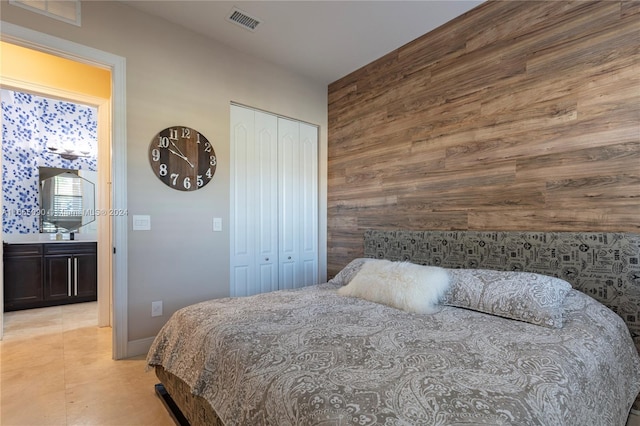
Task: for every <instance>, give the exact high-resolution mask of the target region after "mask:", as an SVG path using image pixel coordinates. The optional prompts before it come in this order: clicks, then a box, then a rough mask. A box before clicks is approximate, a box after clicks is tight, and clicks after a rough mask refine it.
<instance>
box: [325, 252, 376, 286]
mask: <svg viewBox="0 0 640 426" xmlns="http://www.w3.org/2000/svg"><path fill="white" fill-rule="evenodd" d="M372 260H376V259H370V258H367V257H359V258H357V259H353V260H352V261H351V262H349V264H348V265H347V266H345V267H344V268H342V270H341V271H340V272H338V273H337V274H336V276H335V277H333V278H331V279H330V280H329V283H331V284H337V285H347V284H349V283H350V282H351V280H352V279H353V277H355V276H356V274H357V273H358V272H359V271H360V268H362V265H364V264H365V262H369V261H372Z"/></svg>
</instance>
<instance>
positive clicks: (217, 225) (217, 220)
mask: <svg viewBox="0 0 640 426" xmlns="http://www.w3.org/2000/svg"><path fill="white" fill-rule="evenodd" d="M213 230H214V231H215V232H220V231H222V218H221V217H214V218H213Z"/></svg>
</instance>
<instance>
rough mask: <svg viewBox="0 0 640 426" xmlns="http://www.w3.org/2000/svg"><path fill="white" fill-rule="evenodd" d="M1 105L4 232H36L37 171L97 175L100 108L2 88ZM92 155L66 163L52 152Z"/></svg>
mask: <svg viewBox="0 0 640 426" xmlns="http://www.w3.org/2000/svg"><path fill="white" fill-rule="evenodd" d="M0 100H1V101H2V197H3V200H2V203H3V205H2V207H3V211H2V232H3V233H5V234H34V233H38V232H39V225H38V213H39V208H40V206H39V202H38V178H39V174H38V167H40V166H44V167H58V168H62V169H76V170H89V171H97V152H98V138H97V125H98V121H97V112H98V111H97V108H94V107H91V106H87V105H79V104H74V103H70V102H64V101H60V100H56V99H47V98H44V97H41V96H36V95H32V94H28V93H21V92H14V91H11V90H6V89H2V90H0ZM49 147H54V148H57V150H58V152H60V151H65V150H66V149H74V150H75V151H77V152H82V153H83V154H85V155H87V156H86V157H80V158H78V159H75V160H66V159H64V158H62V157H61V156H60V155H58V154H54V153H52V152H50V151H49Z"/></svg>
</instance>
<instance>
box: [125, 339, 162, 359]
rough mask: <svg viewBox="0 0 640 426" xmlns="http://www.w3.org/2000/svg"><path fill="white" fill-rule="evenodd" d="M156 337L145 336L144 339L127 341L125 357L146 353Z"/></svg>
mask: <svg viewBox="0 0 640 426" xmlns="http://www.w3.org/2000/svg"><path fill="white" fill-rule="evenodd" d="M155 338H156V337H155V336H153V337H147V338H146V339H138V340H132V341H130V342H128V343H127V358H131V357H134V356H138V355H146V354H147V352H149V348H151V344H152V343H153V340H154V339H155Z"/></svg>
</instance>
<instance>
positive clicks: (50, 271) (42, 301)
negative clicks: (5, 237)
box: [4, 242, 98, 311]
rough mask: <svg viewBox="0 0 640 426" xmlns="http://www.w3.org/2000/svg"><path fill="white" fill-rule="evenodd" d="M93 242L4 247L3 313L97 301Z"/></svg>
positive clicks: (7, 245)
mask: <svg viewBox="0 0 640 426" xmlns="http://www.w3.org/2000/svg"><path fill="white" fill-rule="evenodd" d="M97 287H98V256H97V246H96V243H85V242H78V243H45V244H5V245H4V293H5V306H4V307H5V311H13V310H19V309H28V308H38V307H44V306H54V305H63V304H68V303H78V302H89V301H93V300H97V295H98V293H97Z"/></svg>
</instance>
